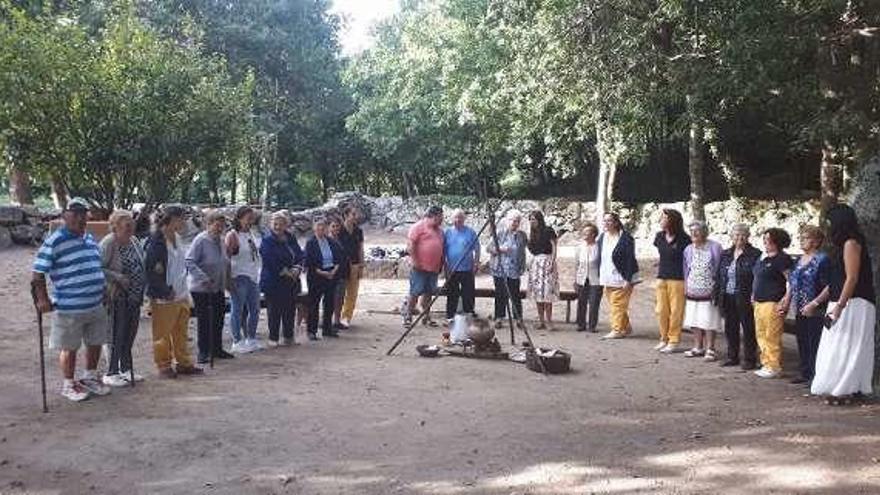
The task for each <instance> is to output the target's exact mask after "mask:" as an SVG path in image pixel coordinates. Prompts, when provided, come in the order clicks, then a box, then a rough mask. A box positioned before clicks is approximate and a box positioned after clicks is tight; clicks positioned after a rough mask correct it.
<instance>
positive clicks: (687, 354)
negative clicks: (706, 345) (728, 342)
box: [684, 347, 706, 358]
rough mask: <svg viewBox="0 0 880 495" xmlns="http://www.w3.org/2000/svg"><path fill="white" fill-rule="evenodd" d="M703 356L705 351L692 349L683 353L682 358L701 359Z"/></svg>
mask: <svg viewBox="0 0 880 495" xmlns="http://www.w3.org/2000/svg"><path fill="white" fill-rule="evenodd" d="M705 355H706V351H705V350H703V349H699V348H697V347H694V348H693V349H691V350H689V351H684V357H688V358H694V357H703V356H705Z"/></svg>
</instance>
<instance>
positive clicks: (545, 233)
mask: <svg viewBox="0 0 880 495" xmlns="http://www.w3.org/2000/svg"><path fill="white" fill-rule="evenodd" d="M529 227H530V229H531V230H530V231H529V244H528V248H529V252H530V253H531V254H532V261H531V262H530V263H529V285H528V293H529V296H530V297H531V298H532V299H534V300H535V304H536V305H537V307H538V319H539V321H540V324H539V325H538V328H539V329H544V328H545V325H549V326H550V328H551V330H552V327H553V303H554V302H555V301H556V300H557V299H559V270H558V269H557V266H556V256H557V254H558V249H557V238H556V232H555V231H554V230H553V229H552V228H550V227H548V226H547V223H546V222H545V221H544V214H543V213H541V212H540V211H537V210H536V211H533V212H531V213H530V214H529ZM545 322H546V323H545Z"/></svg>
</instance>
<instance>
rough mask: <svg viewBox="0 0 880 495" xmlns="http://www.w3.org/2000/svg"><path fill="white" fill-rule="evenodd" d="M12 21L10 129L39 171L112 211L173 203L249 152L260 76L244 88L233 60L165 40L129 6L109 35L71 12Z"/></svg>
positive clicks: (8, 39) (6, 30)
mask: <svg viewBox="0 0 880 495" xmlns="http://www.w3.org/2000/svg"><path fill="white" fill-rule="evenodd" d="M4 14H5V15H4V18H5V19H6V22H4V23H3V25H2V27H0V30H2V31H0V37H2V38H0V39H2V47H3V49H2V51H0V53H2V54H3V55H2V56H3V58H4V59H3V62H4V66H5V67H8V68H11V70H9V71H4V75H5V76H4V77H3V78H2V79H0V87H2V88H3V90H4V93H5V94H9V95H12V98H11V99H10V100H7V102H6V104H5V105H4V106H3V111H2V119H3V120H2V125H0V128H2V129H4V133H3V136H4V140H3V141H4V143H5V145H6V146H7V147H8V148H9V149H10V151H11V154H12V155H13V157H14V158H15V160H16V162H17V163H19V164H20V165H22V166H24V167H25V168H26V169H27V170H29V171H30V172H31V173H32V174H34V175H37V176H41V177H49V176H51V177H56V178H59V179H61V180H62V181H64V183H65V184H66V185H67V187H68V188H69V189H70V190H71V191H72V192H74V193H76V194H82V195H85V196H88V197H90V198H92V199H93V200H94V201H95V202H96V203H97V204H99V205H100V206H102V207H104V208H112V207H113V206H128V205H130V204H131V203H132V202H134V201H135V200H137V199H146V200H149V201H154V202H161V201H164V200H167V199H170V198H172V197H173V196H174V194H175V192H179V191H181V189H182V188H183V187H185V186H186V184H187V181H188V180H189V179H190V178H191V177H192V176H193V175H195V174H196V173H198V171H200V170H202V171H205V170H215V169H217V168H218V165H220V164H222V163H225V162H230V161H234V160H236V159H238V157H239V156H240V155H241V154H242V153H243V151H244V146H245V144H246V138H247V134H248V129H249V125H250V101H251V96H250V95H251V91H252V85H253V81H252V78H249V77H246V78H245V79H244V80H242V81H241V82H238V83H236V82H233V81H232V80H231V78H230V76H229V74H228V73H227V72H226V70H225V63H224V61H223V60H222V59H221V58H218V57H216V56H215V57H205V56H203V55H202V54H201V52H200V50H199V48H198V46H184V45H181V44H178V43H175V42H173V41H171V40H169V39H166V38H162V37H160V36H158V35H157V33H156V32H154V31H153V30H151V29H150V28H149V27H147V26H146V25H144V24H143V23H142V22H141V21H140V20H138V19H137V18H136V17H135V16H133V15H132V12H131V10H130V9H129V8H127V4H125V3H121V4H119V5H118V9H117V10H116V11H114V12H111V13H110V14H109V15H108V17H107V19H106V25H105V26H104V27H103V28H102V30H101V33H100V36H99V37H97V38H92V37H90V36H89V35H88V34H87V32H86V29H85V28H84V27H83V26H82V25H81V24H78V23H77V22H75V20H73V19H72V18H71V17H65V16H49V15H39V16H37V17H32V16H29V15H27V14H25V13H24V12H23V11H21V10H18V9H15V8H11V7H8V6H7V8H6V10H5V12H4Z"/></svg>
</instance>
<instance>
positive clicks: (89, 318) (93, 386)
mask: <svg viewBox="0 0 880 495" xmlns="http://www.w3.org/2000/svg"><path fill="white" fill-rule="evenodd" d="M88 210H89V204H88V202H86V201H85V200H84V199H81V198H73V199H71V200H70V202H69V203H68V204H67V207H66V208H65V209H64V213H63V219H64V226H62V227H61V228H59V229H58V230H56V231H55V232H53V233H52V234H51V235H50V236H49V237H48V238H47V239H46V240H45V241H44V242H43V245H42V246H41V247H40V250H39V251H38V252H37V257H36V259H35V260H34V267H33V272H34V274H33V282H32V284H33V290H34V299H35V301H36V307H37V311H39V312H40V313H41V314H44V313H49V312H52V311H53V310H54V313H53V315H52V329H51V332H50V334H49V347H50V348H51V349H58V350H59V365H60V368H61V374H62V376H63V378H64V382H63V384H62V386H61V395H62V396H63V397H65V398H67V399H69V400H71V401H74V402H80V401H83V400H86V399H88V398H89V397H90V396H91V395H107V394H109V393H110V387H108V386H107V385H104V384H103V383H102V382H101V380H100V379H99V378H98V372H97V368H98V360H99V359H100V357H101V346H102V345H104V344H106V343H107V335H108V328H109V322H108V317H107V312H106V311H105V309H104V307H103V300H104V284H105V282H104V271H103V269H102V267H101V253H100V250H99V249H98V244H97V243H96V242H95V239H94V237H92V235H91V234H89V233H88V232H86V219H87V216H88ZM47 275H48V277H49V280H50V281H51V282H52V289H53V290H52V300H50V299H49V293H48V289H47V283H46V276H47ZM53 303H54V304H53ZM83 344H85V346H86V366H85V370H84V371H83V372H82V375H81V377H80V379H79V380H75V379H74V378H75V377H74V374H75V371H76V354H77V352H78V350H79V347H80V346H81V345H83Z"/></svg>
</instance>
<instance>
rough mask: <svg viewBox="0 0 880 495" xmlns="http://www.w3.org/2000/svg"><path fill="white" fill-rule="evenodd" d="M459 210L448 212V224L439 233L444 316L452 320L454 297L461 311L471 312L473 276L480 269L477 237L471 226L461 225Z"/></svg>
mask: <svg viewBox="0 0 880 495" xmlns="http://www.w3.org/2000/svg"><path fill="white" fill-rule="evenodd" d="M465 220H466V217H465V213H464V211H463V210H461V209H456V210H455V211H453V212H452V227H449V228H448V229H446V232H444V233H443V251H444V253H445V256H446V289H447V290H448V291H449V292H448V293H447V294H446V319H447V320H448V321H452V318H453V317H454V316H455V313H456V311H457V310H458V300H459V298H461V306H462V309H463V310H464V312H465V313H468V314H473V312H474V276H475V274H476V273H477V271H478V270H479V269H480V240H479V238H478V237H477V233H476V232H474V229H472V228H470V227H468V226H467V225H465V224H464V222H465Z"/></svg>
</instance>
